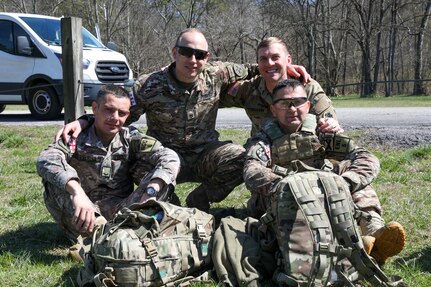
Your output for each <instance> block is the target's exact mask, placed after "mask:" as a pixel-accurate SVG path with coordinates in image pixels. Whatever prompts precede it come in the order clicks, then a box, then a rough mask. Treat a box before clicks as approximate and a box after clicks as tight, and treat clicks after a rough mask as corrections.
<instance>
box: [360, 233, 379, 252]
mask: <svg viewBox="0 0 431 287" xmlns="http://www.w3.org/2000/svg"><path fill="white" fill-rule="evenodd" d="M375 242H376V238H375V237H373V236H368V235H365V236H362V243H363V244H364V249H365V252H367V254H368V255H371V250H373V247H374V243H375Z"/></svg>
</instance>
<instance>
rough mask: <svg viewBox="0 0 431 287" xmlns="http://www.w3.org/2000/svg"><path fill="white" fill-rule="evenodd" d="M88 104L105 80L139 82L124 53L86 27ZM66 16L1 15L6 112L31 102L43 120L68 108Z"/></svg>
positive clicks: (0, 103)
mask: <svg viewBox="0 0 431 287" xmlns="http://www.w3.org/2000/svg"><path fill="white" fill-rule="evenodd" d="M82 42H83V80H84V104H85V105H90V104H91V102H92V100H93V99H94V98H95V96H96V95H97V92H98V91H99V90H100V88H101V85H103V84H119V85H122V86H126V87H131V86H132V85H133V74H132V71H131V69H130V67H129V65H128V63H127V60H126V58H125V57H124V55H122V54H120V53H118V52H115V51H113V50H111V49H108V48H107V47H105V46H104V45H103V44H102V43H100V42H99V41H98V40H97V39H96V37H94V36H93V35H92V34H91V33H90V32H88V30H86V29H85V28H82ZM62 83H63V71H62V66H61V23H60V18H55V17H49V16H44V15H33V14H17V13H0V112H2V111H3V110H4V108H5V105H22V104H26V105H28V107H29V109H30V111H31V113H32V115H33V116H34V117H35V118H37V119H43V120H48V119H54V118H58V117H59V116H60V114H61V110H62V108H63V85H62Z"/></svg>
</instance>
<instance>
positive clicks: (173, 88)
mask: <svg viewBox="0 0 431 287" xmlns="http://www.w3.org/2000/svg"><path fill="white" fill-rule="evenodd" d="M175 66H176V62H173V63H171V64H170V65H169V67H168V68H167V69H165V70H164V71H163V73H164V74H165V76H166V79H167V82H168V86H169V90H170V92H171V94H173V95H174V94H183V93H184V92H185V91H186V89H184V88H183V87H181V86H180V85H179V84H178V80H177V79H176V78H175V77H174V73H175ZM205 69H206V65H205V68H204V70H203V71H202V73H200V74H199V76H198V79H197V80H196V84H195V86H194V87H193V90H195V91H206V90H207V89H206V82H205V76H204V73H205Z"/></svg>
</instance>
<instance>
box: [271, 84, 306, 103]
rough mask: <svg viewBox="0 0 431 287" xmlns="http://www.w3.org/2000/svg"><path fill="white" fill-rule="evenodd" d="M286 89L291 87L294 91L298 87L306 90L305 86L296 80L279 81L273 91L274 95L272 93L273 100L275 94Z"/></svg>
mask: <svg viewBox="0 0 431 287" xmlns="http://www.w3.org/2000/svg"><path fill="white" fill-rule="evenodd" d="M286 87H291V88H292V89H295V88H296V87H302V88H304V85H303V84H302V83H301V82H300V81H298V80H296V79H287V80H281V81H278V82H277V84H276V85H275V87H274V89H273V90H272V93H271V96H272V98H273V99H274V96H275V94H276V93H277V92H278V91H279V90H281V89H284V88H286Z"/></svg>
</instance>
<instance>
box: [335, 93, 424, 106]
mask: <svg viewBox="0 0 431 287" xmlns="http://www.w3.org/2000/svg"><path fill="white" fill-rule="evenodd" d="M331 100H332V101H333V103H334V106H335V107H336V108H352V107H355V108H377V107H431V97H430V96H406V95H401V96H394V97H382V96H376V97H371V98H365V99H364V98H360V97H359V95H348V96H340V97H332V98H331Z"/></svg>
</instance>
